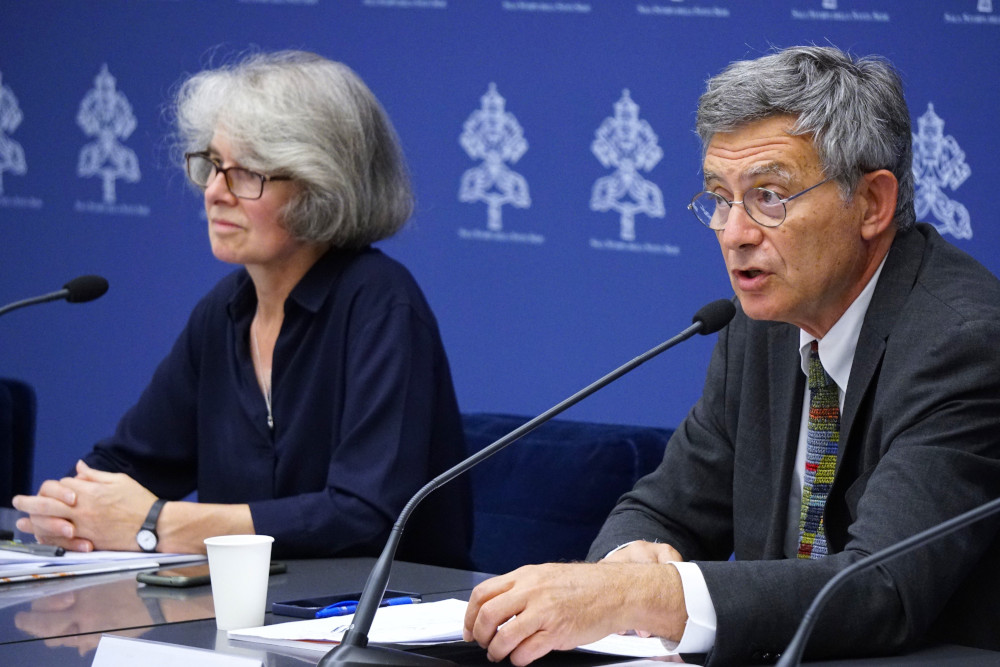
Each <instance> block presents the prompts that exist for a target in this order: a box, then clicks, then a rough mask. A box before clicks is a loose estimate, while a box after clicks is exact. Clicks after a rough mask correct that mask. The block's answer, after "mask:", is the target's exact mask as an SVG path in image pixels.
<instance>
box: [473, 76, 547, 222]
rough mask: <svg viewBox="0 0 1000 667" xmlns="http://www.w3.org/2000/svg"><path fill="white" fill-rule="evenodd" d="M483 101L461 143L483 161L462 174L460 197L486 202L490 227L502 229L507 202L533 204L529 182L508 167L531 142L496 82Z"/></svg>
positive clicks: (522, 153)
mask: <svg viewBox="0 0 1000 667" xmlns="http://www.w3.org/2000/svg"><path fill="white" fill-rule="evenodd" d="M480 101H481V106H480V108H479V109H478V110H476V111H474V112H473V113H472V115H471V116H469V118H468V120H466V121H465V125H464V126H463V128H462V135H461V136H460V137H459V143H460V144H461V145H462V148H463V149H465V152H466V153H467V154H468V156H469V157H470V158H472V159H473V160H481V161H482V164H480V165H478V166H476V167H472V168H471V169H468V170H466V172H465V173H464V174H462V182H461V185H460V187H459V191H458V199H459V201H462V202H466V203H474V202H485V203H486V226H487V228H488V229H489V230H491V231H495V232H498V231H500V230H502V229H503V213H502V207H503V206H504V205H506V204H510V205H511V206H515V207H517V208H528V207H529V206H531V196H530V195H529V193H528V181H527V180H526V179H525V178H524V176H522V175H521V174H519V173H517V172H515V171H514V170H512V169H511V168H510V167H508V166H507V165H508V163H509V164H514V163H515V162H517V161H518V160H520V159H521V156H522V155H524V153H525V152H526V151H527V150H528V142H527V140H526V139H525V138H524V130H522V129H521V124H520V123H518V122H517V118H515V117H514V114H512V113H510V112H509V111H507V110H506V108H505V107H506V100H504V98H503V97H502V96H501V95H500V93H499V92H497V87H496V84H495V83H490V86H489V90H487V91H486V94H485V95H483V96H482V98H480Z"/></svg>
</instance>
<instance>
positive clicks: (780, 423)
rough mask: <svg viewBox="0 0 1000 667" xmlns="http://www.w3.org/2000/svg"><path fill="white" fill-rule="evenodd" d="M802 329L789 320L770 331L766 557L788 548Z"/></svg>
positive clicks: (800, 389)
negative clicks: (769, 461)
mask: <svg viewBox="0 0 1000 667" xmlns="http://www.w3.org/2000/svg"><path fill="white" fill-rule="evenodd" d="M798 346H799V330H798V329H797V328H796V327H794V326H792V325H790V324H776V325H774V326H772V327H771V328H770V330H769V331H768V364H769V369H768V382H769V385H770V386H769V387H768V390H769V397H770V406H769V407H770V413H771V414H770V418H771V442H770V446H769V449H770V456H771V462H772V463H771V480H772V483H771V493H772V494H773V495H772V497H773V499H774V500H773V501H772V502H771V508H772V509H771V517H770V524H771V525H770V530H768V532H767V534H768V539H767V543H766V544H765V546H764V557H765V558H781V557H782V556H783V555H784V551H785V532H786V530H787V525H788V503H787V502H786V501H787V499H788V494H789V492H790V490H791V485H792V467H793V466H794V465H795V448H796V445H797V443H798V434H799V423H800V419H801V416H802V412H801V410H802V392H803V391H804V390H805V375H804V374H803V373H802V367H801V365H800V364H799V358H800V357H799V354H798Z"/></svg>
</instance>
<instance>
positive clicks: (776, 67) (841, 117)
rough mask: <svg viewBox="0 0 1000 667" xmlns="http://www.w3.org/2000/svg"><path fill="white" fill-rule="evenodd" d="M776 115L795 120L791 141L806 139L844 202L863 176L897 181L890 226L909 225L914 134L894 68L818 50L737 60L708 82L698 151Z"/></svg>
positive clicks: (701, 106)
mask: <svg viewBox="0 0 1000 667" xmlns="http://www.w3.org/2000/svg"><path fill="white" fill-rule="evenodd" d="M781 114H790V115H793V116H796V117H797V119H798V120H797V122H796V123H795V126H794V127H793V129H792V133H793V134H796V135H804V134H810V135H812V137H813V142H814V144H815V146H816V151H817V153H818V154H819V157H820V160H821V161H822V163H823V171H824V172H825V173H826V175H827V176H828V177H832V178H834V179H835V180H836V181H837V183H838V184H839V185H840V190H841V193H842V194H843V196H844V199H845V200H847V199H849V198H850V196H851V193H853V192H854V189H855V187H857V185H858V183H859V181H860V180H861V177H862V176H863V175H864V174H865V173H867V172H870V171H875V170H877V169H888V170H889V171H891V172H892V173H893V174H894V175H895V176H896V179H897V181H898V182H899V193H898V195H897V200H896V212H895V215H894V221H895V224H896V227H897V228H898V229H900V230H902V229H907V228H909V227H911V226H913V224H914V222H915V220H916V213H915V211H914V204H913V171H912V162H913V135H912V134H911V130H910V114H909V111H908V110H907V108H906V100H905V99H904V98H903V84H902V81H901V80H900V77H899V75H898V73H897V72H896V70H895V69H894V68H893V67H892V65H890V64H889V63H888V62H887V61H886V60H884V59H882V58H879V57H875V56H869V57H865V58H857V59H856V58H853V57H851V56H850V55H848V54H846V53H844V52H843V51H841V50H839V49H836V48H833V47H819V46H799V47H793V48H789V49H785V50H783V51H779V52H778V53H774V54H770V55H766V56H763V57H761V58H757V59H756V60H743V61H737V62H734V63H732V64H730V65H729V66H728V67H726V69H724V70H723V71H722V72H720V73H719V74H718V75H717V76H714V77H712V78H711V79H709V80H708V83H707V87H706V90H705V93H704V94H703V95H702V96H701V99H700V100H699V102H698V116H697V121H696V128H697V131H698V135H699V136H700V137H701V141H702V147H703V150H704V149H707V147H708V143H709V142H710V141H711V140H712V136H713V135H715V134H716V133H717V132H731V131H733V130H735V129H737V128H739V127H740V126H742V125H745V124H747V123H752V122H754V121H759V120H763V119H765V118H769V117H771V116H776V115H781Z"/></svg>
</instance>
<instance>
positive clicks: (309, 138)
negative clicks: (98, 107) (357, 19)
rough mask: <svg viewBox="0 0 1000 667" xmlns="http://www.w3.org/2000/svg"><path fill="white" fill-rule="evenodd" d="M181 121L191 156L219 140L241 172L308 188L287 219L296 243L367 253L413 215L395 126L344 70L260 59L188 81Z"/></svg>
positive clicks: (294, 59) (294, 55)
mask: <svg viewBox="0 0 1000 667" xmlns="http://www.w3.org/2000/svg"><path fill="white" fill-rule="evenodd" d="M175 113H176V123H177V133H178V143H179V144H180V147H181V148H182V149H183V150H184V151H185V152H189V151H203V150H205V149H207V148H208V146H209V144H210V142H211V141H212V137H213V136H215V133H216V132H219V133H222V134H223V135H225V137H226V139H227V140H228V141H229V142H230V143H231V145H232V146H233V150H234V151H235V152H236V154H237V156H238V159H239V162H240V164H241V166H243V167H246V168H247V169H252V170H254V171H260V172H263V173H268V174H282V175H288V176H291V177H292V178H293V179H294V181H295V182H297V183H298V184H299V185H300V186H301V189H300V191H299V192H298V194H297V195H296V196H294V197H293V199H292V201H291V202H290V203H289V204H288V205H287V206H286V207H285V209H284V211H283V214H282V222H283V224H284V225H285V226H286V228H287V229H288V231H289V233H290V234H291V235H292V236H293V237H294V238H297V239H300V240H303V241H309V242H315V243H320V244H329V245H332V246H337V247H342V248H357V247H362V246H365V245H368V244H370V243H374V242H375V241H380V240H382V239H386V238H389V237H390V236H392V235H393V234H395V233H396V232H397V231H399V229H400V228H402V226H403V225H404V223H405V222H406V220H407V219H408V218H409V217H410V213H411V212H412V210H413V194H412V191H411V189H410V181H409V175H408V173H407V169H406V163H405V161H404V159H403V154H402V150H401V149H400V147H399V141H398V139H397V138H396V133H395V131H394V130H393V127H392V124H391V123H390V122H389V119H388V117H387V116H386V114H385V112H384V111H383V109H382V107H381V105H380V104H379V103H378V100H376V99H375V96H374V95H373V94H372V92H371V91H370V90H369V89H368V87H367V86H366V85H365V84H364V82H363V81H361V79H360V78H359V77H358V76H357V75H356V74H355V73H354V72H353V71H351V69H350V68H348V67H347V66H345V65H343V64H341V63H337V62H333V61H331V60H327V59H326V58H323V57H321V56H318V55H315V54H312V53H306V52H302V51H282V52H277V53H260V54H253V55H250V56H249V57H246V58H245V59H243V60H241V61H240V62H237V63H235V64H233V65H228V66H224V67H220V68H217V69H210V70H205V71H202V72H199V73H197V74H195V75H193V76H191V77H190V78H188V79H187V80H186V81H184V82H183V83H182V84H181V86H180V88H179V90H178V92H177V95H176V97H175Z"/></svg>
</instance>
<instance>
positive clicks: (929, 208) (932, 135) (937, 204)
mask: <svg viewBox="0 0 1000 667" xmlns="http://www.w3.org/2000/svg"><path fill="white" fill-rule="evenodd" d="M971 174H972V168H971V167H969V165H968V164H966V162H965V152H964V151H963V150H962V149H961V147H959V145H958V142H957V141H956V140H955V137H953V136H951V135H946V134H945V133H944V121H943V120H941V118H940V117H939V116H938V115H937V114H936V113H935V112H934V104H933V103H928V105H927V111H926V112H924V114H923V115H922V116H920V118H918V119H917V132H916V133H915V134H914V135H913V180H914V188H915V190H916V192H915V202H914V203H915V206H916V213H917V219H918V220H921V219H925V218H926V216H927V215H928V214H929V213H932V214H933V215H934V218H935V219H934V220H928V221H927V222H930V223H931V224H933V225H934V226H935V227H937V229H938V231H939V232H941V233H942V234H951V235H952V236H954V237H955V238H959V239H970V238H972V224H971V219H970V216H969V210H968V209H967V208H966V207H965V206H964V205H962V204H961V203H960V202H957V201H954V200H952V199H950V198H949V197H948V195H947V194H945V189H951V190H957V189H958V187H959V186H960V185H962V183H963V182H965V179H967V178H968V177H969V176H970V175H971Z"/></svg>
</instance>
